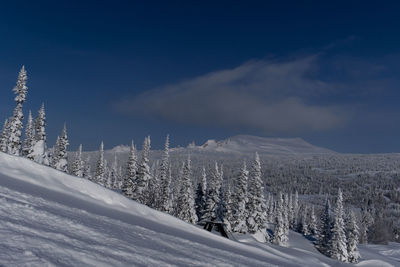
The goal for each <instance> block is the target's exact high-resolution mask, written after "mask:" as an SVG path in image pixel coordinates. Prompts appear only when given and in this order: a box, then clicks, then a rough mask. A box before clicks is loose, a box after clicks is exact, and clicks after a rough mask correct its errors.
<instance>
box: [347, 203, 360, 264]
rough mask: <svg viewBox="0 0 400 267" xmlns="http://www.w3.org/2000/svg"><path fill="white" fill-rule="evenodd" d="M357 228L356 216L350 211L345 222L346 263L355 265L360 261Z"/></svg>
mask: <svg viewBox="0 0 400 267" xmlns="http://www.w3.org/2000/svg"><path fill="white" fill-rule="evenodd" d="M358 236H359V231H358V226H357V222H356V216H355V214H354V212H353V211H352V210H350V211H349V214H348V216H347V222H346V237H347V253H348V261H349V262H351V263H356V262H358V260H359V259H360V252H359V251H358V248H357V246H358Z"/></svg>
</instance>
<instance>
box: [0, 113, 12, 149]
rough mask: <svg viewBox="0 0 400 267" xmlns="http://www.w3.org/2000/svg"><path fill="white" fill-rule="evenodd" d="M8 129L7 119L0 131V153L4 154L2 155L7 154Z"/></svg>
mask: <svg viewBox="0 0 400 267" xmlns="http://www.w3.org/2000/svg"><path fill="white" fill-rule="evenodd" d="M9 128H10V124H9V122H8V119H6V120H5V122H4V124H3V129H2V131H1V136H0V151H1V152H4V153H7V143H8V132H9Z"/></svg>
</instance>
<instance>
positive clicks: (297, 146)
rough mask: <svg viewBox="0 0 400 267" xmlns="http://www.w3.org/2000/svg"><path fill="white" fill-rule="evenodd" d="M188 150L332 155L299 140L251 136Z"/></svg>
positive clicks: (215, 142) (212, 142) (234, 137)
mask: <svg viewBox="0 0 400 267" xmlns="http://www.w3.org/2000/svg"><path fill="white" fill-rule="evenodd" d="M188 149H190V150H199V151H210V152H211V151H213V152H224V153H239V154H247V153H254V152H258V153H259V154H271V155H293V154H326V153H334V152H333V151H331V150H328V149H325V148H321V147H317V146H313V145H311V144H310V143H307V142H306V141H304V140H303V139H301V138H267V137H258V136H251V135H236V136H233V137H230V138H228V139H225V140H222V141H215V140H208V141H207V142H206V143H204V144H203V145H201V146H194V145H189V146H188Z"/></svg>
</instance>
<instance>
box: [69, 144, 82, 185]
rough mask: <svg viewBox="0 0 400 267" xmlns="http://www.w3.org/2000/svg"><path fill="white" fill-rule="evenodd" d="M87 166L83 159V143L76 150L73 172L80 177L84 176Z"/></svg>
mask: <svg viewBox="0 0 400 267" xmlns="http://www.w3.org/2000/svg"><path fill="white" fill-rule="evenodd" d="M84 168H85V162H84V161H83V160H82V145H79V148H78V151H77V152H76V155H75V159H74V162H73V163H72V166H71V174H72V175H75V176H77V177H79V178H82V177H83V174H84Z"/></svg>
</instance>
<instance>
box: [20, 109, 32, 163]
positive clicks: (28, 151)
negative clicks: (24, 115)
mask: <svg viewBox="0 0 400 267" xmlns="http://www.w3.org/2000/svg"><path fill="white" fill-rule="evenodd" d="M34 145H35V126H34V124H33V118H32V112H31V111H30V110H29V114H28V121H27V123H26V126H25V140H24V143H23V144H22V155H23V156H24V157H27V158H28V159H31V160H33V157H32V152H33V149H34Z"/></svg>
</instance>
